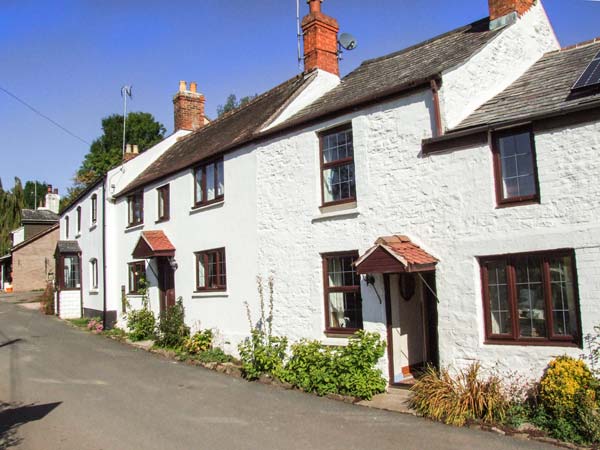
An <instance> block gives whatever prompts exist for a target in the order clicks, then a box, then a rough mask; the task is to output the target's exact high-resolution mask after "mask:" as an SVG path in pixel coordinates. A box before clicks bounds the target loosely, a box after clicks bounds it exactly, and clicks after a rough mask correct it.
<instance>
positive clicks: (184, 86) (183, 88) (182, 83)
mask: <svg viewBox="0 0 600 450" xmlns="http://www.w3.org/2000/svg"><path fill="white" fill-rule="evenodd" d="M185 91H187V83H186V82H185V81H184V80H181V81H180V82H179V92H185Z"/></svg>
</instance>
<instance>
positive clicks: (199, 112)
mask: <svg viewBox="0 0 600 450" xmlns="http://www.w3.org/2000/svg"><path fill="white" fill-rule="evenodd" d="M173 106H174V110H175V111H174V112H175V131H179V130H189V131H196V130H198V129H200V128H202V127H203V126H204V124H205V123H206V116H205V115H204V95H202V94H201V93H199V92H198V84H197V83H196V82H195V81H192V82H191V83H190V89H189V90H188V89H187V83H186V82H185V81H180V82H179V92H178V93H177V94H175V96H174V97H173Z"/></svg>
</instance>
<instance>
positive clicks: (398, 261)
mask: <svg viewBox="0 0 600 450" xmlns="http://www.w3.org/2000/svg"><path fill="white" fill-rule="evenodd" d="M438 262H439V260H438V259H437V258H435V257H433V256H432V255H430V254H429V253H427V252H426V251H425V250H423V249H422V248H421V247H419V246H418V245H416V244H414V243H413V242H412V241H411V240H410V239H409V238H408V237H406V236H402V235H393V236H384V237H380V238H379V239H377V241H375V245H374V246H373V247H371V248H370V249H369V250H367V252H366V253H365V254H364V255H363V256H361V257H360V258H359V259H358V260H357V261H356V263H355V265H356V268H357V271H358V272H359V273H401V272H425V271H431V270H435V266H436V264H437V263H438Z"/></svg>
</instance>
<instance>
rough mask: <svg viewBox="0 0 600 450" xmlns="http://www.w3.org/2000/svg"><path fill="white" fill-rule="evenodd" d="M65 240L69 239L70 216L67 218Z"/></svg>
mask: <svg viewBox="0 0 600 450" xmlns="http://www.w3.org/2000/svg"><path fill="white" fill-rule="evenodd" d="M65 239H69V216H65Z"/></svg>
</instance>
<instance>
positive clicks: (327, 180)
mask: <svg viewBox="0 0 600 450" xmlns="http://www.w3.org/2000/svg"><path fill="white" fill-rule="evenodd" d="M354 197H356V184H355V181H354V164H353V163H350V164H344V165H342V166H337V167H332V168H330V169H325V170H324V171H323V199H324V201H325V203H327V202H332V201H337V200H344V199H349V198H354Z"/></svg>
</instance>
